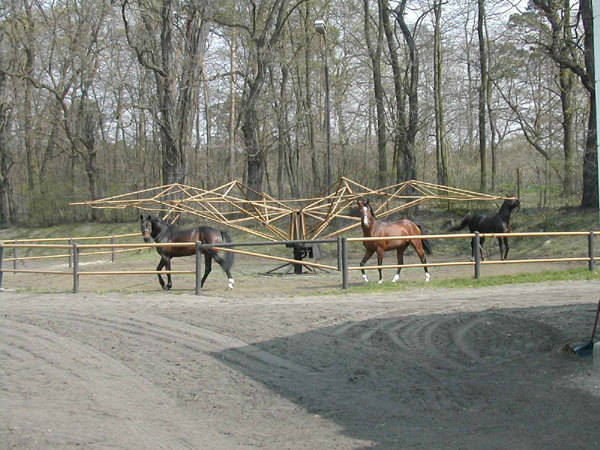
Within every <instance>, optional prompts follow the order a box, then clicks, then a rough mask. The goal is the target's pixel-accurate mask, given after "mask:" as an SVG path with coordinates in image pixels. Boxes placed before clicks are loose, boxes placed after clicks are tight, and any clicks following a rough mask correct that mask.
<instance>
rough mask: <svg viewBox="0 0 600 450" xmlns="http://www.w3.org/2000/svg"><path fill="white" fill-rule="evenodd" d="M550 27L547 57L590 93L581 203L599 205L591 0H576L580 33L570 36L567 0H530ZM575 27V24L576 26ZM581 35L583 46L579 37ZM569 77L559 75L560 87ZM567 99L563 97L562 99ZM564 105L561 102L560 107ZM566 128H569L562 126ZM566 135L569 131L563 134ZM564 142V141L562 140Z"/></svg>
mask: <svg viewBox="0 0 600 450" xmlns="http://www.w3.org/2000/svg"><path fill="white" fill-rule="evenodd" d="M533 3H534V5H535V6H536V8H538V9H539V10H540V11H541V12H542V14H543V15H544V17H545V18H546V20H547V21H548V23H549V25H550V28H551V39H550V42H549V43H547V44H545V43H541V45H542V46H543V47H544V48H545V49H546V51H547V52H548V54H549V55H550V57H551V58H552V59H553V60H554V61H555V62H556V63H557V64H559V65H560V66H561V67H562V68H564V69H568V70H570V71H572V72H573V73H575V74H576V75H577V76H578V77H579V80H580V81H581V83H582V85H583V87H584V88H585V89H586V90H587V92H588V94H589V102H590V109H589V115H588V124H587V139H586V144H585V152H584V155H583V192H582V197H581V206H582V207H584V208H597V207H598V160H597V149H596V107H597V105H596V96H595V89H594V87H595V86H594V45H593V40H594V39H593V25H592V22H593V17H592V2H591V1H589V0H580V1H579V13H578V14H577V16H576V17H575V19H576V20H581V24H582V27H583V36H573V35H572V34H571V33H570V30H571V29H572V28H574V24H573V23H572V14H571V1H570V0H533ZM575 29H576V28H575ZM581 39H583V49H581V46H580V41H581ZM567 82H568V81H567V80H566V79H565V80H562V79H561V88H566V87H567V85H566V84H565V83H567ZM565 101H566V102H567V104H568V102H569V100H568V99H563V103H564V102H565ZM565 106H566V105H565V104H563V108H564V107H565ZM565 132H568V130H565ZM565 138H568V135H567V134H565ZM565 145H566V143H565Z"/></svg>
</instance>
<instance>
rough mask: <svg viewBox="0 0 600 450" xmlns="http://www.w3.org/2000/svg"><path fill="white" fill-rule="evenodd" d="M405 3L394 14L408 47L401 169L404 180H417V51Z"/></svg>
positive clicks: (404, 0) (403, 1)
mask: <svg viewBox="0 0 600 450" xmlns="http://www.w3.org/2000/svg"><path fill="white" fill-rule="evenodd" d="M406 1H407V0H402V1H401V2H400V4H399V5H398V6H396V8H395V10H394V12H395V15H396V21H397V22H398V25H399V26H400V30H401V31H402V36H403V37H404V41H405V42H406V45H407V47H408V69H407V71H408V73H409V75H408V80H407V82H406V83H407V89H406V91H407V95H408V124H407V128H406V135H405V138H406V145H405V146H404V148H403V150H404V151H403V153H402V158H403V169H404V178H403V179H404V180H415V179H417V158H416V155H415V153H416V150H415V141H416V137H417V129H418V121H419V95H418V85H419V51H418V49H417V44H416V42H415V39H414V37H413V35H412V33H411V32H410V30H409V28H408V25H407V24H406V21H405V19H404V14H405V11H406Z"/></svg>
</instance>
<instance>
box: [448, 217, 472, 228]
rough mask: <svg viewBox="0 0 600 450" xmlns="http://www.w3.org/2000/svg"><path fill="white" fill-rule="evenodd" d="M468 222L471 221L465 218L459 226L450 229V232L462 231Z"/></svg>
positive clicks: (469, 218)
mask: <svg viewBox="0 0 600 450" xmlns="http://www.w3.org/2000/svg"><path fill="white" fill-rule="evenodd" d="M470 220H471V217H465V218H464V219H463V221H462V222H461V223H460V225H457V226H455V227H452V228H450V231H458V230H462V229H463V228H464V227H466V226H467V225H469V221H470Z"/></svg>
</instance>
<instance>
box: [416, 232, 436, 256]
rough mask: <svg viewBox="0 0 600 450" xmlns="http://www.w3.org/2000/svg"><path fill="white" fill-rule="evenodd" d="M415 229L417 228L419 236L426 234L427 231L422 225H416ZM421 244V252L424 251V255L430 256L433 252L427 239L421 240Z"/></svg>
mask: <svg viewBox="0 0 600 450" xmlns="http://www.w3.org/2000/svg"><path fill="white" fill-rule="evenodd" d="M417 227H419V230H421V234H427V230H426V229H425V227H424V226H423V225H417ZM421 244H423V250H425V253H427V254H428V255H431V253H432V252H433V250H432V249H431V241H430V240H429V239H421Z"/></svg>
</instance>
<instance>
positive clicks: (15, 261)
mask: <svg viewBox="0 0 600 450" xmlns="http://www.w3.org/2000/svg"><path fill="white" fill-rule="evenodd" d="M17 242H18V241H17V240H16V239H15V245H16V244H17ZM13 269H15V270H17V247H13Z"/></svg>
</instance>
